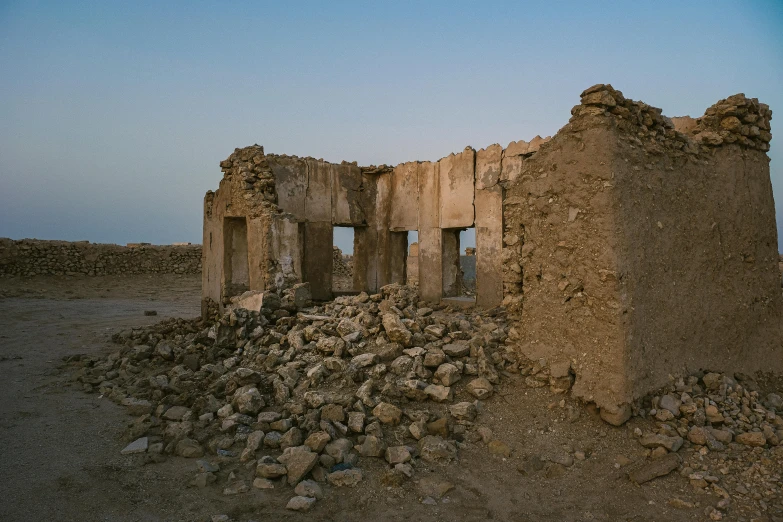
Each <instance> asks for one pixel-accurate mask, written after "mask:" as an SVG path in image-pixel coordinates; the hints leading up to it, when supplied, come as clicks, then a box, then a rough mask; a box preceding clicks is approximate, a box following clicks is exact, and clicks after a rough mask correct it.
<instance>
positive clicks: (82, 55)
mask: <svg viewBox="0 0 783 522" xmlns="http://www.w3.org/2000/svg"><path fill="white" fill-rule="evenodd" d="M782 66H783V2H781V1H779V0H777V1H755V2H742V1H736V0H735V1H731V2H725V1H701V2H699V1H694V2H681V1H677V2H665V1H658V2H627V3H626V2H583V1H580V2H530V3H525V2H434V1H432V2H402V1H396V2H384V3H381V2H367V1H365V2H298V3H295V4H294V3H292V2H269V3H263V2H252V3H250V2H248V3H241V2H220V3H218V2H215V3H209V2H124V3H119V2H112V1H96V2H68V1H62V2H13V1H11V2H8V1H7V0H0V236H9V237H13V238H22V237H37V238H41V239H66V240H82V239H87V240H90V241H96V242H116V243H125V242H132V241H147V242H153V243H171V242H175V241H191V242H200V241H201V217H202V216H201V212H202V199H203V195H204V192H206V191H207V190H210V189H215V188H217V185H218V181H219V180H220V177H221V173H220V170H219V168H218V163H219V162H220V160H222V159H225V158H226V157H227V156H228V155H229V154H230V153H231V152H232V151H233V150H234V148H235V147H243V146H246V145H251V144H253V143H259V144H262V145H264V146H265V148H266V150H267V151H269V152H276V153H285V154H296V155H310V156H314V157H323V158H324V159H327V160H330V161H338V162H339V161H341V160H344V159H345V160H349V161H352V160H357V161H358V162H359V163H360V164H373V163H374V164H380V163H387V164H396V163H399V162H402V161H407V160H413V159H419V160H436V159H438V158H440V157H442V156H445V155H447V154H449V153H450V152H456V151H460V150H462V149H463V148H464V147H465V146H466V145H472V146H474V147H476V148H480V147H485V146H487V145H489V144H492V143H496V142H499V143H501V144H502V145H506V144H508V142H509V141H512V140H517V139H526V140H529V139H530V138H532V137H533V136H535V135H536V134H540V135H542V136H545V135H550V134H554V133H555V132H557V130H558V129H559V128H560V127H562V126H563V125H564V124H565V123H566V122H567V121H568V118H569V116H570V113H569V111H570V109H571V107H572V106H573V105H575V104H577V103H579V93H580V92H581V91H582V90H583V89H585V88H586V87H589V86H591V85H593V84H595V83H611V84H612V85H613V86H614V87H615V88H618V89H620V90H622V91H623V93H624V94H625V95H626V96H628V97H631V98H633V99H636V100H643V101H645V102H647V103H649V104H651V105H654V106H657V107H661V108H663V110H664V114H666V115H668V116H678V115H685V114H689V115H691V116H699V115H701V114H702V113H703V112H704V109H705V108H706V107H708V106H710V105H711V104H713V103H715V102H716V101H717V100H719V99H720V98H724V97H726V96H729V95H731V94H734V93H737V92H744V93H745V94H747V95H748V96H752V97H757V98H759V99H760V100H761V101H763V102H766V103H768V104H769V105H770V106H771V107H772V109H773V111H775V116H774V117H773V120H772V133H773V135H776V133H777V131H776V129H777V128H778V126H779V125H780V128H783V67H782ZM779 141H780V140H779V139H775V140H773V142H772V151H771V153H770V157H771V158H772V176H773V184H774V187H775V194H776V196H777V199H778V201H781V200H783V176H782V173H781V169H783V145H780V144H779V143H778V142H779ZM782 221H783V220H781V218H780V217H778V223H779V225H780V224H781V222H782ZM342 246H344V245H342Z"/></svg>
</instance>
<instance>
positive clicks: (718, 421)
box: [630, 373, 783, 520]
mask: <svg viewBox="0 0 783 522" xmlns="http://www.w3.org/2000/svg"><path fill="white" fill-rule="evenodd" d="M758 388H759V387H758V385H757V384H756V382H755V381H754V380H753V379H752V378H751V377H749V376H745V375H740V374H738V375H736V376H735V378H732V377H730V376H728V375H724V374H719V373H699V374H696V375H693V376H690V377H689V378H687V379H679V380H678V381H677V382H676V383H674V384H673V385H672V386H671V387H670V389H669V390H666V393H664V394H662V395H658V396H654V397H652V398H651V399H650V400H649V401H648V402H647V404H645V408H643V409H642V410H640V411H639V414H640V415H641V416H643V417H648V418H650V419H651V420H652V421H654V423H655V424H654V426H655V430H654V431H650V432H644V431H643V430H641V429H640V428H636V430H635V434H636V436H637V437H639V442H640V443H641V444H642V446H644V447H645V448H647V453H648V456H649V457H650V458H651V459H652V460H651V462H650V463H649V464H648V465H647V466H645V467H643V468H640V469H638V470H634V471H631V474H630V476H631V479H632V480H635V481H636V482H639V483H642V482H646V481H648V480H652V479H653V478H655V477H657V476H661V475H665V474H668V473H670V472H671V471H674V470H675V469H679V471H680V473H681V474H682V475H683V476H685V477H687V478H688V479H689V480H690V483H691V485H692V486H693V487H694V488H696V489H698V490H706V491H711V492H713V493H715V494H717V495H718V496H720V497H721V498H722V500H721V501H719V502H718V505H717V507H714V508H713V507H710V508H708V510H707V511H708V512H707V513H706V514H707V515H708V516H709V517H710V518H711V519H713V520H721V519H722V518H723V516H724V512H725V511H726V510H727V509H728V508H729V506H730V505H731V503H732V499H734V501H735V502H736V503H742V504H743V507H744V508H745V509H748V510H750V511H754V510H757V511H758V512H759V513H762V512H767V511H768V510H769V509H770V508H771V507H772V508H774V509H775V510H778V511H779V512H783V499H781V494H782V493H783V416H781V415H779V413H781V414H783V398H781V396H780V395H779V394H777V393H768V394H764V395H762V394H761V393H759V391H758ZM678 452H679V453H678Z"/></svg>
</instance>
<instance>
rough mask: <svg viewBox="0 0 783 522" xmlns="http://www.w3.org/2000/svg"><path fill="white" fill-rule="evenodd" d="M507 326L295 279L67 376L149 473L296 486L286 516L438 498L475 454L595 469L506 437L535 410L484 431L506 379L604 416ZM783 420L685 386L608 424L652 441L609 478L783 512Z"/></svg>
mask: <svg viewBox="0 0 783 522" xmlns="http://www.w3.org/2000/svg"><path fill="white" fill-rule="evenodd" d="M508 329H509V326H508V320H507V318H506V314H505V311H504V310H503V309H502V308H496V309H492V310H486V311H455V310H452V309H450V308H446V307H443V306H431V305H428V304H427V303H423V302H419V301H418V296H417V295H416V291H415V289H414V288H411V287H406V286H400V285H389V286H387V287H384V288H383V289H382V291H381V293H379V294H375V295H367V294H366V293H362V294H359V295H357V296H346V297H340V298H337V299H335V300H334V301H332V302H329V303H325V304H323V305H319V306H312V303H311V302H309V300H308V295H307V287H306V285H297V287H295V288H294V289H292V290H291V291H289V292H288V293H287V294H285V295H283V296H277V295H275V294H271V293H268V294H265V295H264V296H263V302H262V304H261V307H260V311H258V312H256V311H249V310H246V309H241V308H240V309H236V310H234V311H232V312H230V313H228V314H226V315H224V316H222V317H215V320H214V321H208V322H203V321H201V320H183V319H169V320H166V321H163V322H161V323H159V324H157V325H155V326H152V327H144V328H134V329H130V330H125V331H121V332H119V333H117V334H115V335H114V338H113V340H114V341H115V342H116V343H118V344H119V345H120V346H121V348H120V349H119V350H117V351H115V352H113V353H112V354H110V355H109V356H107V357H95V356H72V357H69V358H68V359H67V361H66V363H67V364H66V366H67V367H68V368H69V369H70V370H71V372H72V373H71V379H72V380H73V381H74V382H77V383H80V385H81V386H82V387H83V388H84V390H85V391H87V392H95V393H99V394H101V396H105V397H108V398H110V399H111V400H112V401H114V402H116V403H117V404H120V405H122V406H123V407H125V408H126V409H127V411H128V413H129V414H130V415H131V416H132V417H133V420H132V421H131V422H130V423H129V425H128V428H127V430H126V435H125V439H126V440H125V444H126V446H125V447H118V452H119V451H121V452H122V453H123V454H126V455H131V456H134V455H136V456H137V458H139V459H143V460H144V461H145V462H148V463H155V462H159V461H162V460H165V459H167V458H168V457H169V456H179V457H184V458H186V459H192V461H193V465H192V468H191V469H192V472H191V474H190V475H189V476H187V477H183V482H184V483H186V484H188V485H189V486H190V487H192V488H209V489H210V491H219V492H220V493H221V494H222V495H225V496H227V497H232V498H233V497H239V496H241V495H245V494H248V493H249V492H251V491H252V490H265V489H274V490H276V491H279V490H283V491H287V492H288V495H286V498H287V499H288V500H287V501H286V502H285V503H284V505H281V506H279V507H280V508H281V509H282V508H287V509H288V510H291V511H297V512H299V511H301V512H307V511H310V510H312V509H314V508H315V507H317V505H318V503H319V501H321V500H322V499H323V498H324V497H325V496H329V495H340V494H341V493H340V491H350V490H352V489H355V488H362V487H364V485H365V484H366V483H367V480H368V478H369V476H368V474H373V477H372V481H371V483H374V484H375V483H380V484H381V485H382V486H383V487H384V488H386V489H388V490H389V491H393V490H395V489H396V488H404V487H406V484H408V483H410V482H412V481H413V482H415V483H416V484H418V491H419V492H420V502H421V503H422V504H424V505H433V506H437V505H440V503H442V502H446V501H448V495H447V494H446V493H447V492H448V491H449V490H450V489H451V488H453V487H454V485H453V484H451V483H450V482H449V481H448V480H432V479H431V477H432V476H433V475H432V473H433V472H434V471H436V470H440V471H441V472H442V471H443V469H444V467H445V468H446V469H448V468H449V467H452V466H459V465H460V454H461V453H462V452H472V451H475V450H478V451H483V452H484V453H485V454H487V455H488V456H491V457H492V458H494V459H500V460H499V462H503V461H508V462H509V463H512V462H513V463H514V465H515V466H516V469H517V472H518V475H520V476H523V477H533V478H535V477H538V476H540V477H542V478H544V477H546V479H553V478H557V477H559V476H563V474H564V473H568V472H569V470H570V469H571V468H574V469H577V468H580V466H583V465H585V464H586V463H589V462H590V461H591V460H596V462H598V461H599V458H598V450H597V449H595V448H594V444H592V443H587V444H585V443H576V440H577V439H578V438H579V437H572V438H573V441H572V442H571V443H566V444H564V445H563V448H562V451H560V450H558V451H557V452H553V453H552V455H537V454H535V453H531V452H529V451H526V450H525V449H524V448H520V447H519V445H518V444H515V443H514V442H513V441H511V440H509V439H510V435H509V433H515V432H523V433H524V432H530V429H532V427H533V426H536V425H537V424H538V422H539V421H538V420H535V419H534V418H530V419H522V421H521V422H519V421H518V423H517V424H515V425H513V426H511V427H507V428H508V429H505V428H504V429H498V430H496V431H495V432H493V429H491V428H490V427H489V426H488V423H485V422H484V420H483V419H484V417H485V415H487V414H486V413H485V412H487V411H494V412H497V411H498V410H501V411H502V409H503V408H510V407H513V406H512V405H507V404H506V405H504V404H499V403H498V400H500V401H501V402H503V401H507V399H505V398H504V397H502V396H499V395H498V390H499V389H501V388H502V387H503V386H504V385H506V384H508V383H509V382H511V383H515V384H517V385H519V386H520V387H521V389H528V390H531V393H534V394H539V395H540V394H541V393H544V394H545V395H549V396H550V399H548V400H549V401H550V402H551V403H550V404H549V406H548V409H549V411H551V412H552V416H553V417H558V418H561V421H560V423H561V425H563V426H568V425H569V424H570V425H572V426H577V425H578V422H581V421H579V419H580V418H584V415H583V414H582V413H581V412H582V411H584V410H585V409H587V411H588V412H592V413H595V411H594V409H593V408H591V407H590V406H587V407H585V406H584V405H580V404H578V403H576V402H575V401H573V400H571V398H570V397H569V396H568V395H567V392H568V390H569V389H570V386H571V384H572V383H573V374H572V373H571V371H570V368H568V367H564V368H558V367H556V366H555V367H552V366H551V365H548V364H547V362H546V361H543V360H542V361H535V362H533V361H528V360H525V359H521V358H519V357H518V356H517V354H516V352H515V350H514V349H513V343H512V342H511V341H507V332H508ZM764 384H765V385H766V383H764ZM767 387H768V386H767ZM525 395H526V393H525ZM518 400H520V401H522V403H520V407H519V409H521V410H524V409H525V406H524V400H525V399H518ZM781 410H783V406H782V405H781V404H780V396H779V395H778V394H775V393H763V392H762V391H761V389H760V386H759V385H758V384H757V383H756V382H755V381H753V380H752V379H751V378H750V377H747V376H735V378H732V377H729V376H725V375H719V374H714V373H701V374H697V375H694V376H691V377H689V378H688V379H683V380H679V381H674V382H672V385H671V389H668V390H662V391H661V393H660V394H659V395H657V396H654V397H650V398H648V399H646V400H645V401H643V403H642V404H641V405H640V406H639V407H638V408H637V411H636V416H635V417H634V418H633V419H632V421H631V422H630V423H628V424H626V425H625V426H623V427H620V428H615V427H611V426H609V425H605V427H606V430H616V431H618V432H620V433H625V432H627V436H628V437H629V438H631V439H634V438H635V439H637V440H638V444H639V446H637V447H638V448H639V450H638V455H636V458H633V457H632V458H627V457H619V458H617V459H616V461H615V463H614V466H615V470H614V471H616V472H617V473H618V474H620V475H621V476H622V480H623V481H624V482H625V483H626V484H629V485H632V484H640V485H641V484H647V483H651V484H656V483H657V482H658V481H659V480H661V479H659V477H666V476H667V475H676V474H677V473H678V474H679V475H680V476H681V481H682V482H681V486H682V488H683V489H682V494H681V495H676V496H671V498H670V499H669V502H668V505H669V507H670V508H672V509H675V510H685V511H686V512H690V513H694V517H695V518H691V519H694V520H703V519H712V520H720V519H722V518H724V517H726V518H727V519H731V520H735V519H736V520H748V521H750V520H771V521H777V520H783V518H781V517H783V504H781V496H780V493H781V470H783V446H781V445H780V440H781V435H783V433H781V429H783V425H781V417H778V416H777V412H778V411H781ZM489 415H490V416H493V417H494V416H495V414H489ZM595 416H596V417H597V413H595ZM555 422H557V421H555ZM571 429H572V430H573V429H575V428H571ZM541 433H546V432H545V431H542V432H541ZM602 433H604V435H601V436H602V437H604V436H607V434H608V432H602ZM547 453H550V452H547ZM675 472H676V473H675ZM653 481H655V482H653ZM430 482H432V483H431V484H430ZM422 484H423V485H422ZM607 487H610V486H609V485H608V484H607ZM644 487H648V486H644ZM222 517H225V518H222ZM588 518H589V517H588ZM213 519H214V520H230V517H229V516H228V515H216V518H215V517H213Z"/></svg>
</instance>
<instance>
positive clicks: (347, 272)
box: [332, 246, 353, 291]
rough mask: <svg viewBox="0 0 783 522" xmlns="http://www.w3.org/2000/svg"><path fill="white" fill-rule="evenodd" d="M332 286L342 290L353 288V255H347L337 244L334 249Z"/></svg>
mask: <svg viewBox="0 0 783 522" xmlns="http://www.w3.org/2000/svg"><path fill="white" fill-rule="evenodd" d="M332 288H333V289H334V290H341V291H349V290H351V289H352V288H353V256H346V255H345V254H343V251H342V250H340V249H339V248H337V247H336V246H335V247H333V250H332Z"/></svg>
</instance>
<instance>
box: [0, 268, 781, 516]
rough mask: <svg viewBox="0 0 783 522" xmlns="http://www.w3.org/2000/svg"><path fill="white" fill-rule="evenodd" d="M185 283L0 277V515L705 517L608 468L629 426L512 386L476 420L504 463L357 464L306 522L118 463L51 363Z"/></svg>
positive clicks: (88, 408) (103, 403) (176, 297)
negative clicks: (404, 471)
mask: <svg viewBox="0 0 783 522" xmlns="http://www.w3.org/2000/svg"><path fill="white" fill-rule="evenodd" d="M199 285H200V279H199V278H198V277H194V276H156V277H148V276H135V277H127V278H122V277H105V278H34V279H29V280H20V279H0V382H2V383H3V384H2V388H0V447H1V448H2V452H1V453H0V455H1V456H0V477H2V478H0V499H2V500H0V520H2V521H37V520H62V521H71V520H73V521H93V520H95V521H98V520H100V521H164V520H165V521H178V520H188V521H189V520H199V521H201V520H209V519H210V516H211V515H214V514H222V513H225V514H229V515H231V516H232V517H233V518H234V519H235V520H242V521H245V520H340V521H352V520H356V521H359V520H401V521H403V520H404V521H411V520H428V521H440V520H443V521H446V520H519V521H527V520H531V521H534V520H552V521H562V520H605V521H614V520H633V521H654V520H655V521H658V520H705V519H707V517H706V516H705V511H704V510H705V507H707V506H710V505H715V503H716V502H717V500H718V498H717V497H715V496H714V495H712V496H708V495H706V494H704V493H697V492H696V491H695V490H694V489H693V488H692V487H690V485H689V484H688V481H687V479H686V478H685V477H681V476H679V475H678V474H677V473H676V472H675V473H673V474H671V475H669V476H667V477H665V478H661V479H656V480H655V481H653V482H650V483H647V484H645V485H643V486H641V487H639V486H635V485H633V484H632V483H631V482H630V481H629V480H628V478H627V477H626V476H625V473H624V472H623V471H622V469H620V468H619V464H618V462H619V461H622V459H623V458H628V459H630V460H639V459H640V458H641V457H640V455H641V450H642V448H641V446H639V444H638V443H637V442H636V441H635V440H634V438H633V436H632V430H633V428H634V427H636V426H644V425H643V424H640V423H641V422H642V421H639V420H636V419H635V420H632V421H631V422H630V423H629V424H628V425H626V426H624V427H622V428H612V427H610V426H607V425H606V424H604V423H603V422H601V421H600V420H599V419H598V418H597V417H596V416H595V415H593V414H591V413H589V412H588V411H586V410H585V409H583V408H582V407H581V406H579V405H577V404H575V403H571V402H569V401H566V406H568V405H571V406H573V407H574V409H575V410H576V411H578V412H580V415H579V417H578V419H576V420H568V419H567V409H566V408H562V407H560V405H558V401H560V399H561V398H562V397H560V396H554V395H552V394H550V393H549V392H548V391H546V390H529V389H526V388H524V387H523V386H521V385H520V384H519V383H518V382H517V381H515V380H514V379H513V378H512V379H509V380H508V383H507V384H504V385H503V386H501V387H500V389H499V395H500V397H497V398H495V399H493V400H491V401H488V402H487V408H486V410H485V411H484V413H483V414H482V416H481V422H482V423H483V424H485V425H487V426H489V427H490V428H491V429H492V430H493V431H494V433H495V436H496V438H498V439H500V440H503V441H504V442H506V443H507V444H509V445H510V446H511V447H512V448H513V450H514V453H513V454H512V456H511V457H510V458H505V459H504V458H501V457H495V456H491V455H490V454H489V453H488V451H487V449H486V448H485V447H484V446H481V445H478V446H475V445H473V446H471V447H469V448H468V449H466V450H463V451H461V452H460V460H459V462H458V463H452V464H450V465H444V466H442V467H429V468H420V469H419V470H417V472H416V474H415V475H414V479H413V480H410V481H408V482H406V483H405V484H404V485H403V486H402V487H394V488H392V487H387V486H386V485H384V484H382V483H381V477H382V475H383V472H382V470H383V469H384V468H385V464H384V463H383V462H381V461H380V460H379V459H362V460H361V461H360V467H362V468H364V469H365V471H366V473H365V480H364V481H363V482H362V483H361V484H360V485H359V486H357V487H356V488H352V489H334V488H331V487H325V498H324V499H323V500H322V501H319V502H318V503H317V504H316V506H315V507H314V508H313V510H312V511H311V512H310V513H309V514H306V515H304V514H298V513H293V512H290V511H286V510H285V509H284V506H285V504H286V502H287V501H288V499H289V498H290V497H291V496H293V492H292V490H291V489H290V488H288V487H285V488H280V489H275V490H266V491H259V490H252V491H251V492H249V493H246V494H242V495H239V496H234V497H227V496H223V495H222V493H221V489H222V487H220V485H221V484H223V483H224V481H225V480H227V478H226V477H222V476H219V482H218V485H216V486H214V487H210V488H206V489H201V490H198V489H193V488H189V487H187V483H188V482H189V481H190V479H191V478H192V477H193V475H194V474H195V462H194V461H192V460H187V459H182V458H178V457H169V458H167V459H166V460H165V461H164V462H162V463H156V464H145V462H144V457H143V456H121V455H120V450H121V449H122V448H123V446H124V440H123V431H124V427H125V426H126V425H127V424H128V422H129V421H130V420H131V417H129V416H127V415H126V413H125V412H124V410H123V409H121V408H120V407H119V406H116V405H115V404H113V403H111V402H109V401H108V400H107V399H103V398H100V397H99V396H98V395H96V394H86V393H84V392H82V390H81V388H79V387H78V386H75V385H72V384H69V382H68V375H67V373H65V372H63V371H61V370H59V369H58V366H60V364H61V362H62V358H63V356H67V355H71V354H76V353H108V352H110V351H113V350H115V349H116V346H114V345H112V344H111V341H110V336H111V334H112V333H114V332H116V331H118V330H121V329H125V328H127V327H129V326H133V325H142V324H149V323H152V322H155V321H158V320H160V319H163V318H166V317H175V316H179V317H183V316H184V317H193V316H195V315H197V314H198V312H199ZM144 310H156V311H157V312H158V316H157V317H146V316H144V314H143V312H144ZM569 445H570V446H571V448H570V449H579V450H582V451H585V452H586V453H587V454H588V458H587V460H585V461H583V462H581V461H580V462H577V463H576V464H574V465H573V466H572V467H569V468H562V467H553V468H551V469H550V470H549V471H546V470H541V471H534V472H531V473H528V474H524V473H520V472H519V471H518V470H517V468H518V465H519V464H521V463H522V462H524V461H525V459H527V458H529V457H539V458H542V459H546V458H557V457H558V456H562V455H565V454H566V450H567V449H568V446H569ZM432 477H435V478H440V479H442V480H448V481H451V482H452V483H453V484H454V486H455V487H454V489H452V490H451V491H449V492H448V493H447V494H446V495H445V497H443V498H442V499H441V500H440V501H439V502H437V503H436V504H435V505H425V504H422V499H423V498H424V497H425V496H426V495H425V494H423V492H422V489H420V485H421V481H422V479H424V478H432ZM672 498H680V499H685V500H688V501H689V502H692V503H698V507H693V508H690V509H676V508H674V507H671V506H670V505H669V504H668V503H667V502H668V501H669V500H670V499H672ZM726 520H736V519H735V518H733V517H728V518H726ZM760 520H767V519H760Z"/></svg>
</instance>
